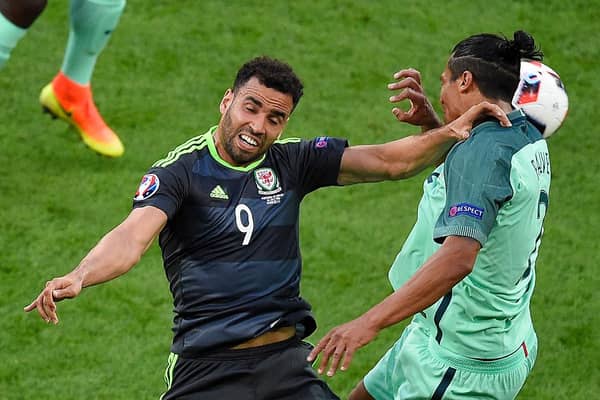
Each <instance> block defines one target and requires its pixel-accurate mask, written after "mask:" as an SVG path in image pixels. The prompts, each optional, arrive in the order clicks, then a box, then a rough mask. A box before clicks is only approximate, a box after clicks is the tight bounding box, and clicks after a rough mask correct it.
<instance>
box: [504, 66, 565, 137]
mask: <svg viewBox="0 0 600 400" xmlns="http://www.w3.org/2000/svg"><path fill="white" fill-rule="evenodd" d="M512 105H513V106H514V107H516V108H521V109H523V111H524V112H525V114H527V116H528V117H529V118H530V119H531V120H532V122H533V123H534V125H536V127H537V128H538V129H539V130H540V132H541V133H542V135H543V136H544V138H548V137H550V136H551V135H552V134H553V133H554V132H556V131H557V130H558V128H560V126H561V124H562V123H563V121H564V120H565V118H566V117H567V111H568V109H569V97H568V96H567V91H566V90H565V86H564V85H563V83H562V81H561V80H560V76H558V74H557V73H556V72H555V71H554V70H553V69H552V68H550V67H548V66H547V65H545V64H542V63H541V62H539V61H530V60H521V80H520V81H519V86H518V87H517V90H516V92H515V94H514V96H513V99H512Z"/></svg>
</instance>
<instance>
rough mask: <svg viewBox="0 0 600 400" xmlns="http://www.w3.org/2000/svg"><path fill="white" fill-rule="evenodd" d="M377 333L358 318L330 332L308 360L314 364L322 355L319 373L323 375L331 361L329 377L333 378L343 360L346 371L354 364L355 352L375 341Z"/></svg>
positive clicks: (343, 368) (343, 369)
mask: <svg viewBox="0 0 600 400" xmlns="http://www.w3.org/2000/svg"><path fill="white" fill-rule="evenodd" d="M377 333H378V331H377V330H376V329H373V328H371V327H369V324H368V323H366V322H365V321H364V320H363V318H362V317H361V318H357V319H355V320H353V321H350V322H348V323H345V324H344V325H340V326H338V327H336V328H333V329H332V330H330V331H329V333H327V335H325V336H324V337H323V338H322V339H321V340H320V341H319V343H318V344H317V345H316V346H315V348H314V349H313V350H312V351H311V352H310V354H309V355H308V358H307V360H308V361H309V362H313V361H314V360H315V359H316V358H317V356H318V355H319V353H321V362H320V363H319V367H318V369H317V372H318V373H319V374H322V373H323V372H324V371H325V369H327V365H328V364H329V361H330V360H331V364H330V365H329V370H328V371H327V376H333V375H335V372H336V371H337V369H338V367H339V365H340V362H341V361H342V359H343V363H342V366H341V370H342V371H345V370H346V369H348V367H349V366H350V362H352V356H353V355H354V352H355V351H356V350H358V349H359V348H360V347H362V346H364V345H366V344H367V343H369V342H370V341H372V340H373V339H375V336H377Z"/></svg>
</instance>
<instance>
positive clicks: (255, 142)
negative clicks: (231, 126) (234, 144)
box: [237, 132, 261, 152]
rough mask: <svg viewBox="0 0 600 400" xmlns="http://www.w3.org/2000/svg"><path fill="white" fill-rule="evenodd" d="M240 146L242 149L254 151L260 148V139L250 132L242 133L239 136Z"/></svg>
mask: <svg viewBox="0 0 600 400" xmlns="http://www.w3.org/2000/svg"><path fill="white" fill-rule="evenodd" d="M237 137H238V146H239V148H240V150H242V151H247V152H254V151H256V149H258V148H260V144H261V143H260V139H259V138H257V137H255V136H253V135H250V134H248V133H244V132H242V133H240V134H239V135H238V136H237Z"/></svg>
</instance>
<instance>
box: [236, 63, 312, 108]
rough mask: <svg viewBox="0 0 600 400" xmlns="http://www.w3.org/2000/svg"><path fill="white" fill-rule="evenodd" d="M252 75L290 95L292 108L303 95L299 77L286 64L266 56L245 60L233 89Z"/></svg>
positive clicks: (262, 82) (272, 87)
mask: <svg viewBox="0 0 600 400" xmlns="http://www.w3.org/2000/svg"><path fill="white" fill-rule="evenodd" d="M252 77H256V78H257V79H258V81H259V82H260V83H261V84H262V85H265V86H266V87H268V88H271V89H275V90H277V91H279V92H281V93H285V94H289V95H291V96H292V100H293V104H294V108H296V105H297V104H298V102H299V101H300V98H301V97H302V95H303V89H304V86H303V85H302V82H301V81H300V78H298V76H297V75H296V73H295V72H294V71H293V70H292V67H290V66H289V65H288V64H286V63H285V62H283V61H279V60H276V59H274V58H270V57H267V56H261V57H256V58H253V59H252V60H250V61H248V62H246V63H245V64H244V65H242V67H241V68H240V70H239V71H238V73H237V76H236V77H235V81H234V82H233V91H234V92H236V91H237V90H238V89H239V88H240V87H241V86H243V85H244V84H245V83H246V82H248V81H249V80H250V79H251V78H252Z"/></svg>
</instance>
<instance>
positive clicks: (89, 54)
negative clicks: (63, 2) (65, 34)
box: [61, 0, 125, 85]
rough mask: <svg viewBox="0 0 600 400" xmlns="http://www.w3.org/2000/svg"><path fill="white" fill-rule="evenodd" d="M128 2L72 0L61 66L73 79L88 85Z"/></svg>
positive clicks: (115, 0) (116, 0) (121, 0)
mask: <svg viewBox="0 0 600 400" xmlns="http://www.w3.org/2000/svg"><path fill="white" fill-rule="evenodd" d="M124 8H125V0H71V9H70V21H71V22H70V31H69V41H68V42H67V50H66V51H65V58H64V60H63V64H62V67H61V70H62V72H63V73H64V74H65V75H66V76H67V77H68V78H69V79H71V80H73V81H75V82H77V83H79V84H81V85H87V84H88V83H89V82H90V80H91V78H92V73H93V72H94V66H95V65H96V59H97V58H98V54H100V52H101V51H102V49H104V46H106V43H107V42H108V39H109V37H110V35H111V33H112V31H113V30H114V29H115V28H116V27H117V24H118V23H119V18H120V17H121V14H122V13H123V9H124Z"/></svg>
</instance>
